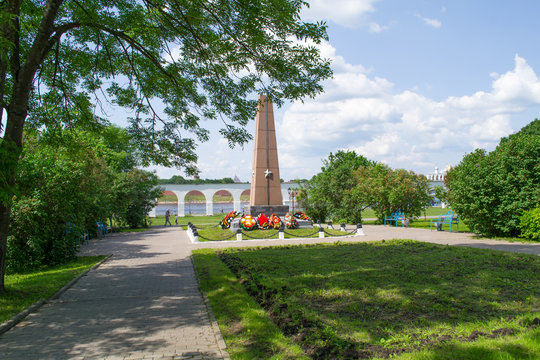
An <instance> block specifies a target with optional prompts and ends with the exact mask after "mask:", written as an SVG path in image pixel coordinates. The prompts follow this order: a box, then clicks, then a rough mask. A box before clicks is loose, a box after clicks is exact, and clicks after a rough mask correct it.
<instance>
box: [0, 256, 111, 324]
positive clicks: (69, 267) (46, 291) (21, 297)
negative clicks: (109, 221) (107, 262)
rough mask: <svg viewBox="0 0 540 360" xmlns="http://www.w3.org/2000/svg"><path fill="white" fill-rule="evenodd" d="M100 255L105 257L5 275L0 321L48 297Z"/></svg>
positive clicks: (81, 258) (88, 266)
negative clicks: (4, 290)
mask: <svg viewBox="0 0 540 360" xmlns="http://www.w3.org/2000/svg"><path fill="white" fill-rule="evenodd" d="M103 258H105V257H104V256H85V257H79V258H77V260H75V261H73V262H70V263H68V264H64V265H60V266H55V267H50V268H44V269H40V270H36V271H33V272H28V273H24V274H8V275H6V278H5V288H6V292H5V293H4V295H2V296H1V297H0V323H2V322H4V321H6V320H9V319H11V318H12V317H13V316H14V315H15V314H18V313H19V312H21V311H23V310H24V309H26V308H27V307H29V306H30V305H32V304H33V303H35V302H36V301H38V300H39V299H48V298H50V297H51V296H53V295H54V294H55V293H56V292H57V291H58V290H60V289H61V288H62V287H63V286H64V285H66V284H67V283H68V282H70V281H71V280H72V279H73V278H75V277H76V276H77V275H79V274H80V273H82V272H83V271H85V270H86V269H89V268H91V267H92V266H94V265H95V264H96V263H98V262H99V261H101V260H102V259H103Z"/></svg>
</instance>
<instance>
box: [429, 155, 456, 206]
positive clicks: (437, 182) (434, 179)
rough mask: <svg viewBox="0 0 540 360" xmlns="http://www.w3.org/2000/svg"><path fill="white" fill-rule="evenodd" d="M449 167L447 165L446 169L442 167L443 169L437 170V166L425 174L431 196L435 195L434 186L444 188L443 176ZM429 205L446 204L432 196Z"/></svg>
mask: <svg viewBox="0 0 540 360" xmlns="http://www.w3.org/2000/svg"><path fill="white" fill-rule="evenodd" d="M450 169H451V166H450V165H448V166H447V167H446V169H444V170H439V168H438V167H435V171H434V172H433V173H432V174H427V175H426V178H427V179H428V181H429V188H430V189H431V191H430V195H431V196H434V195H435V188H438V187H442V188H444V187H445V185H444V178H445V177H446V173H447V172H448V170H450ZM431 205H432V206H440V207H442V208H445V207H446V204H445V203H443V202H441V200H439V199H437V198H436V197H434V198H433V203H432V204H431Z"/></svg>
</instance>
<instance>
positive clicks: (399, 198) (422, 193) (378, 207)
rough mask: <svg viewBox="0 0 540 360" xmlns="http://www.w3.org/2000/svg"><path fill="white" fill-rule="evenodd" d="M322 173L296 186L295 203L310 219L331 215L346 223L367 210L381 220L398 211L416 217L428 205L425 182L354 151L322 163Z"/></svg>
mask: <svg viewBox="0 0 540 360" xmlns="http://www.w3.org/2000/svg"><path fill="white" fill-rule="evenodd" d="M321 170H322V171H321V172H320V173H319V174H317V175H315V176H314V177H313V178H312V179H311V180H310V181H309V182H308V183H307V184H306V185H305V186H302V185H301V186H300V188H301V193H300V196H299V197H298V201H299V202H300V204H301V205H302V206H303V208H304V210H305V211H306V213H307V214H308V215H309V216H311V217H312V218H313V219H317V220H319V219H320V220H322V221H324V220H325V218H326V217H327V216H328V215H329V214H332V215H333V216H334V218H335V219H343V220H345V221H346V222H348V223H358V222H361V221H362V211H364V210H366V209H368V208H371V209H372V210H374V211H375V213H376V214H377V217H378V218H379V219H380V220H382V219H383V218H384V216H386V215H390V213H392V212H393V211H396V210H398V209H401V210H402V211H404V212H405V213H406V215H407V216H418V215H420V214H421V212H422V211H423V210H424V209H425V208H427V207H428V206H429V204H430V203H431V197H430V196H429V186H428V182H427V179H426V178H425V177H424V176H422V175H416V174H415V173H413V172H412V171H406V170H403V169H397V170H393V169H391V168H390V167H388V166H387V165H384V164H380V163H375V162H373V161H369V160H367V159H366V158H364V157H363V156H361V155H357V154H356V153H355V152H343V151H338V152H337V153H336V155H333V154H330V156H329V157H328V160H325V161H324V166H323V168H322V169H321Z"/></svg>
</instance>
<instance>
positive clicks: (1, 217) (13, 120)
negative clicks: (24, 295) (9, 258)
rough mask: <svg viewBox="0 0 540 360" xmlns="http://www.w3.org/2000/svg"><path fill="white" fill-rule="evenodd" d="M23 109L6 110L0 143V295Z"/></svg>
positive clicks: (3, 289)
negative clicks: (1, 197) (0, 198)
mask: <svg viewBox="0 0 540 360" xmlns="http://www.w3.org/2000/svg"><path fill="white" fill-rule="evenodd" d="M27 103H28V101H26V104H27ZM13 108H17V107H16V106H15V107H10V110H11V109H13ZM19 108H20V107H19ZM24 109H25V110H23V111H21V112H18V113H14V112H13V111H8V116H7V123H6V132H5V133H4V139H3V141H2V142H1V143H0V154H2V169H1V172H2V177H3V178H4V181H5V183H4V186H5V188H4V189H2V191H4V192H5V194H6V195H7V200H6V203H5V204H4V203H1V202H0V295H2V294H3V293H4V291H5V288H4V283H5V281H4V278H5V270H6V255H7V254H6V251H7V237H8V232H9V221H10V216H11V198H12V197H13V188H14V186H15V174H16V172H17V165H18V162H19V155H20V154H21V151H22V136H23V127H24V120H25V119H26V114H27V112H26V106H25V107H24Z"/></svg>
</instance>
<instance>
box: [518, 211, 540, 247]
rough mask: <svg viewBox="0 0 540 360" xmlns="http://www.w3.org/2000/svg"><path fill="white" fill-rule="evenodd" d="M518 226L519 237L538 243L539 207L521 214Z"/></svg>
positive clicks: (539, 229)
mask: <svg viewBox="0 0 540 360" xmlns="http://www.w3.org/2000/svg"><path fill="white" fill-rule="evenodd" d="M519 225H520V228H521V235H520V237H522V238H526V239H531V240H533V241H540V207H537V208H536V209H531V210H528V211H525V212H523V215H522V216H521V218H520V222H519Z"/></svg>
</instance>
